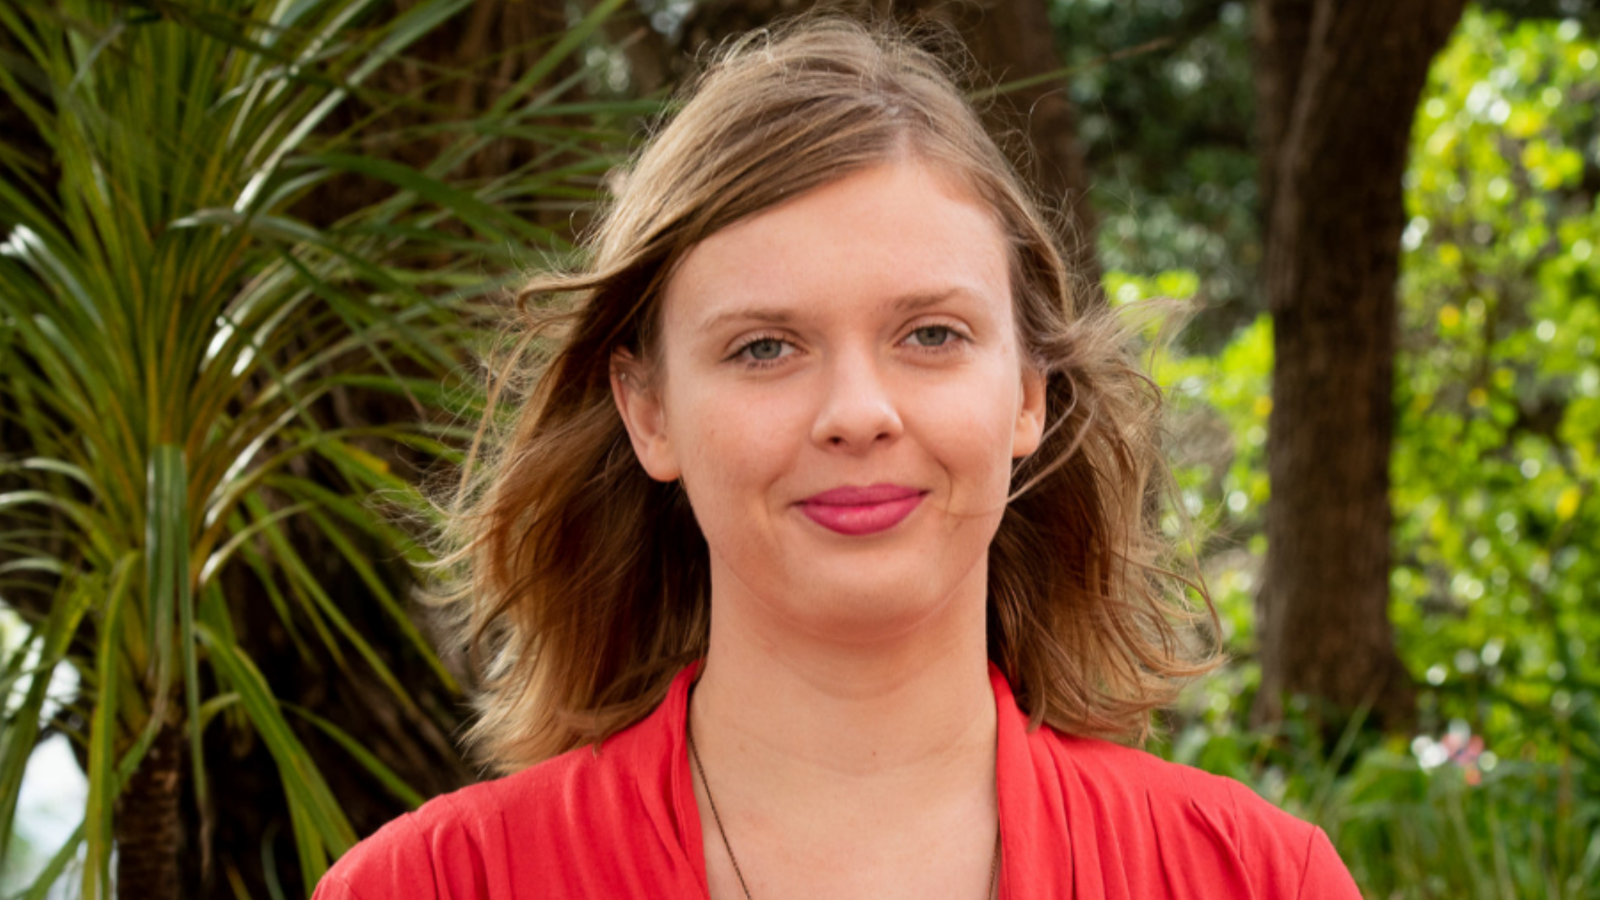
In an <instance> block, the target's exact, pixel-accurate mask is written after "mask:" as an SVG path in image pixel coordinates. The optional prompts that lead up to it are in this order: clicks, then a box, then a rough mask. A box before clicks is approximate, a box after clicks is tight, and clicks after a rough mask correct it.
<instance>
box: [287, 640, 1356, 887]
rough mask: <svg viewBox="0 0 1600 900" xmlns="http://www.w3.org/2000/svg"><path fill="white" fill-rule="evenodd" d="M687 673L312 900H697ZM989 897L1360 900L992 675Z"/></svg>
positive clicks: (1333, 877) (1295, 844) (699, 858)
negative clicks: (623, 725) (1042, 721)
mask: <svg viewBox="0 0 1600 900" xmlns="http://www.w3.org/2000/svg"><path fill="white" fill-rule="evenodd" d="M696 668H697V666H690V667H689V668H687V669H685V670H684V671H683V672H682V673H680V674H679V675H678V677H677V678H676V679H675V680H674V681H673V683H672V687H671V689H670V690H669V691H668V692H667V697H666V700H665V701H663V702H662V704H661V706H660V707H658V708H657V709H656V711H655V712H653V713H651V714H650V715H649V716H647V717H646V718H645V719H643V720H642V721H640V722H639V723H637V724H635V725H633V726H631V727H629V728H627V729H625V730H624V731H621V732H619V733H617V734H616V735H613V736H612V737H610V738H608V739H606V741H605V742H604V743H603V744H602V745H601V748H600V750H599V751H598V752H597V751H596V750H594V749H592V748H589V747H583V748H579V749H577V750H573V751H572V752H570V753H566V754H564V755H562V756H559V757H557V758H555V759H552V760H549V761H547V762H544V763H541V764H539V765H536V766H532V767H530V768H528V769H526V770H524V771H522V772H519V773H517V774H515V775H511V776H508V777H506V778H501V779H499V780H497V781H489V782H484V783H482V784H476V785H472V786H471V787H467V788H464V789H462V790H459V791H456V792H455V793H452V794H447V795H445V796H442V797H437V798H435V799H433V800H432V801H430V802H428V803H427V804H425V805H424V806H423V807H422V808H421V809H418V810H417V811H416V812H412V813H407V814H405V815H403V816H401V817H400V818H398V819H396V820H394V821H393V822H390V823H389V824H388V825H385V826H384V827H383V828H381V829H379V830H378V832H377V833H376V834H374V835H372V836H371V837H369V838H367V839H366V840H364V841H362V842H361V843H360V844H359V845H357V846H356V847H355V848H354V849H352V850H351V851H350V852H349V853H347V854H345V856H344V857H343V858H342V859H340V860H339V862H338V863H337V864H336V865H335V866H334V867H333V868H332V869H331V870H330V871H329V872H328V874H327V876H326V877H324V878H323V879H322V882H321V883H320V884H318V885H317V890H316V893H315V894H314V895H313V900H351V898H359V900H382V898H418V900H421V898H438V900H510V898H525V900H533V898H541V900H542V898H569V897H570V898H577V897H587V898H623V897H637V898H664V900H676V898H682V900H689V898H694V900H704V898H705V897H706V896H707V893H708V892H707V890H706V868H705V854H704V852H703V850H702V845H701V839H702V836H701V831H700V814H699V810H698V809H697V807H696V806H695V797H694V789H693V787H692V784H691V782H690V776H689V757H688V750H687V749H686V747H687V745H686V744H685V743H684V722H685V717H686V714H687V711H688V697H689V686H690V684H691V682H692V680H693V676H694V673H695V670H696ZM990 681H991V683H992V684H993V687H994V699H995V708H996V711H997V713H998V720H999V738H998V759H997V763H996V772H995V777H996V782H997V784H998V791H999V802H1000V834H1001V842H1002V844H1003V846H1004V853H1003V855H1002V857H1001V859H1002V865H1001V873H1000V894H1001V896H1002V897H1006V898H1013V900H1021V898H1028V900H1034V898H1039V900H1043V898H1055V897H1060V898H1067V897H1076V898H1081V900H1113V898H1115V900H1123V898H1128V900H1164V898H1197V900H1198V898H1206V900H1218V898H1229V900H1245V898H1252V900H1277V898H1281V900H1291V898H1300V900H1359V898H1360V896H1361V894H1360V892H1359V891H1357V889H1356V886H1355V883H1354V882H1353V881H1351V879H1350V874H1349V873H1348V872H1347V871H1346V870H1345V867H1344V864H1343V863H1341V862H1340V861H1339V857H1338V855H1337V854H1336V853H1335V852H1334V849H1333V845H1332V844H1331V843H1329V841H1328V838H1327V836H1326V835H1325V834H1323V832H1322V830H1321V829H1320V828H1316V827H1314V826H1312V825H1309V824H1307V823H1305V822H1302V821H1300V820H1299V819H1296V818H1294V817H1293V816H1291V815H1289V814H1288V813H1285V812H1282V811H1281V810H1279V809H1277V808H1276V807H1274V806H1272V805H1271V804H1270V803H1268V802H1267V801H1265V800H1263V799H1261V798H1260V797H1259V796H1257V795H1256V794H1255V793H1253V792H1252V791H1250V790H1249V789H1248V788H1246V787H1244V786H1243V785H1241V784H1239V783H1238V782H1235V781H1231V780H1229V779H1227V778H1221V777H1218V776H1215V775H1210V774H1207V773H1205V772H1202V771H1199V770H1198V769H1192V768H1189V767H1187V766H1181V765H1177V764H1174V763H1169V762H1165V761H1163V760H1161V759H1158V758H1156V757H1154V756H1151V755H1150V754H1148V753H1145V752H1143V751H1139V750H1132V749H1129V748H1126V747H1121V746H1118V745H1116V744H1112V743H1108V742H1105V741H1099V740H1091V739H1085V738H1077V737H1070V736H1068V735H1064V734H1061V733H1060V732H1057V731H1055V730H1054V729H1052V728H1050V727H1048V726H1046V727H1041V728H1039V729H1038V730H1036V731H1032V732H1030V731H1028V728H1027V725H1028V721H1027V717H1026V716H1024V715H1023V714H1022V711H1021V710H1019V709H1018V708H1017V704H1016V700H1015V699H1014V698H1013V697H1012V693H1011V687H1010V685H1008V684H1007V683H1006V681H1005V679H1004V678H1003V677H1002V676H1001V675H1000V673H999V671H998V670H997V669H995V668H994V667H993V666H990Z"/></svg>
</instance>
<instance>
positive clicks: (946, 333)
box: [911, 325, 956, 347]
mask: <svg viewBox="0 0 1600 900" xmlns="http://www.w3.org/2000/svg"><path fill="white" fill-rule="evenodd" d="M955 337H956V333H955V330H954V329H952V328H950V327H949V326H947V325H924V326H922V327H921V328H916V329H913V330H912V332H911V339H912V341H913V342H914V343H916V344H917V345H918V346H922V347H942V346H944V345H945V344H948V343H950V341H951V340H953V339H954V338H955Z"/></svg>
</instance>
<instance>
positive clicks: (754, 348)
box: [730, 335, 795, 369]
mask: <svg viewBox="0 0 1600 900" xmlns="http://www.w3.org/2000/svg"><path fill="white" fill-rule="evenodd" d="M794 352H795V348H794V345H793V344H791V343H789V342H788V341H786V340H784V339H783V338H780V337H775V336H773V335H760V336H757V337H755V338H752V339H750V340H748V341H745V342H744V343H743V344H742V345H740V347H739V349H738V350H737V351H735V352H734V354H733V356H732V357H730V359H733V360H737V361H739V362H741V363H743V364H744V365H745V366H746V367H747V368H752V369H761V368H766V367H768V366H775V365H778V364H780V363H782V362H783V360H784V357H786V356H789V355H790V354H792V353H794Z"/></svg>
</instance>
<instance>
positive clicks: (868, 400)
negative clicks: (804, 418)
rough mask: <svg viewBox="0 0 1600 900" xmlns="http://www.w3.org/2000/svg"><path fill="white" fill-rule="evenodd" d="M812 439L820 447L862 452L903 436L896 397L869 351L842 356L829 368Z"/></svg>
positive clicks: (835, 359)
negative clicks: (901, 434)
mask: <svg viewBox="0 0 1600 900" xmlns="http://www.w3.org/2000/svg"><path fill="white" fill-rule="evenodd" d="M825 377H826V379H827V381H826V385H827V386H826V388H825V390H824V394H823V397H822V404H821V407H820V408H819V409H818V410H817V418H816V421H815V422H814V424H813V425H812V433H811V438H812V440H813V441H815V442H816V443H817V444H818V445H819V446H821V447H824V448H831V449H840V450H847V451H852V452H862V451H865V450H867V449H870V448H871V447H873V446H874V445H876V444H879V443H889V442H891V441H893V440H894V439H895V438H897V437H899V436H900V433H901V432H902V431H903V430H904V426H903V425H902V424H901V421H900V412H899V410H898V409H897V407H896V405H895V402H894V394H893V392H892V391H891V390H890V386H889V385H888V384H887V383H886V381H885V379H884V373H883V372H882V371H881V366H880V364H879V361H878V360H877V359H876V357H875V354H873V353H871V352H870V351H865V350H863V351H860V352H849V353H841V354H838V355H836V356H835V357H834V359H833V360H832V364H831V365H830V366H828V369H827V374H826V376H825Z"/></svg>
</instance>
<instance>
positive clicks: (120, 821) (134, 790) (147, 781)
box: [113, 725, 183, 900]
mask: <svg viewBox="0 0 1600 900" xmlns="http://www.w3.org/2000/svg"><path fill="white" fill-rule="evenodd" d="M182 765H183V731H182V729H179V728H176V727H174V726H172V725H164V726H163V727H162V728H161V730H160V731H159V732H157V734H156V738H155V741H154V742H153V743H151V745H150V750H149V752H148V753H146V754H145V758H144V761H143V762H141V763H140V764H139V768H138V770H137V771H135V772H134V773H133V777H132V778H130V779H128V784H127V786H126V787H125V788H124V789H123V791H122V796H121V797H119V798H118V800H117V806H118V809H117V815H116V820H115V823H114V825H113V830H114V832H115V838H116V842H117V897H119V898H121V900H177V898H178V896H179V893H180V892H179V881H178V850H179V847H180V845H181V844H182V841H183V827H182V826H183V817H182V814H181V812H180V809H179V805H178V798H179V796H180V794H181V789H182V785H181V782H182V778H181V777H180V776H181V774H182V768H181V767H182Z"/></svg>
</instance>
